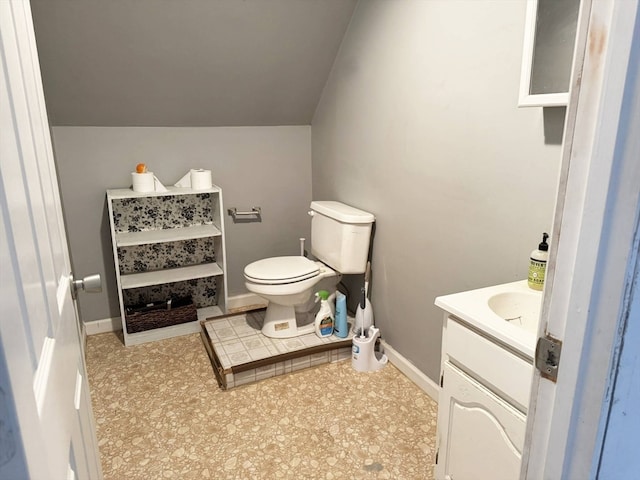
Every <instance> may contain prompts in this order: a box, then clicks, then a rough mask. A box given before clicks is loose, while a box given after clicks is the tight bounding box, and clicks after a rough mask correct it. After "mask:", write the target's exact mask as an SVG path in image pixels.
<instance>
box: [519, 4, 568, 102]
mask: <svg viewBox="0 0 640 480" xmlns="http://www.w3.org/2000/svg"><path fill="white" fill-rule="evenodd" d="M579 9H580V0H527V14H526V25H525V38H524V50H523V55H522V70H521V76H520V95H519V100H518V106H519V107H558V106H564V105H567V103H568V101H569V82H570V80H571V64H572V60H573V51H574V45H575V38H576V29H577V24H578V11H579Z"/></svg>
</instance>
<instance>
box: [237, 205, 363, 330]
mask: <svg viewBox="0 0 640 480" xmlns="http://www.w3.org/2000/svg"><path fill="white" fill-rule="evenodd" d="M309 215H310V216H311V253H312V255H313V256H314V257H315V258H316V259H317V261H313V260H310V259H308V258H307V257H304V256H302V255H300V256H287V257H271V258H265V259H263V260H258V261H256V262H253V263H250V264H249V265H247V266H246V267H245V269H244V278H245V286H246V287H247V290H249V291H250V292H252V293H255V294H257V295H260V296H261V297H263V298H265V299H266V300H268V301H269V304H268V306H267V312H266V315H265V320H264V324H263V327H262V333H263V334H264V335H265V336H267V337H272V338H288V337H296V336H298V335H304V334H307V333H312V332H313V331H314V325H313V318H312V317H311V316H310V315H308V312H309V310H310V309H311V308H312V307H313V296H314V295H313V294H314V293H316V292H317V291H319V290H328V291H329V292H333V291H335V288H336V285H338V283H339V282H340V278H341V276H342V274H346V273H349V274H352V273H364V272H365V269H366V265H367V256H368V253H369V241H370V238H371V226H372V224H373V222H374V221H375V217H374V216H373V215H372V214H371V213H368V212H365V211H362V210H359V209H357V208H354V207H350V206H349V205H345V204H344V203H340V202H334V201H316V202H311V211H310V212H309ZM296 312H298V317H299V319H300V321H301V323H302V322H306V323H304V324H301V325H298V323H297V322H296Z"/></svg>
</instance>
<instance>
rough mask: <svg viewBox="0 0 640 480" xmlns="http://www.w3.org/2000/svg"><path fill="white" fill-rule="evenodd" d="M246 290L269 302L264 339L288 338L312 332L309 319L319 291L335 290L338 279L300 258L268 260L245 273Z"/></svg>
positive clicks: (246, 270)
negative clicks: (315, 294) (265, 337)
mask: <svg viewBox="0 0 640 480" xmlns="http://www.w3.org/2000/svg"><path fill="white" fill-rule="evenodd" d="M244 278H245V287H246V288H247V290H249V291H250V292H252V293H255V294H257V295H260V296H261V297H262V298H264V299H265V300H268V301H269V304H268V306H267V311H266V314H265V320H264V324H263V326H262V333H263V335H265V336H267V337H271V338H289V337H296V336H298V335H304V334H306V333H312V332H313V331H314V325H313V317H312V316H311V315H309V312H310V310H311V309H312V308H313V304H314V293H315V292H317V291H318V290H330V291H331V290H335V288H336V285H337V284H338V283H339V282H340V278H341V275H340V274H339V273H337V272H336V271H334V270H333V269H331V268H329V267H328V266H326V265H324V264H323V263H322V262H319V261H315V262H314V261H312V260H309V259H308V258H307V257H303V256H284V257H271V258H265V259H263V260H258V261H256V262H253V263H250V264H249V265H247V266H246V267H245V269H244Z"/></svg>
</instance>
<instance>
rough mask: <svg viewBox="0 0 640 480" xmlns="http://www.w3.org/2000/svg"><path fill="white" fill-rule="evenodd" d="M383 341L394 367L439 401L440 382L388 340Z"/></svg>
mask: <svg viewBox="0 0 640 480" xmlns="http://www.w3.org/2000/svg"><path fill="white" fill-rule="evenodd" d="M381 343H382V346H383V347H384V353H385V355H386V356H387V358H388V359H389V361H390V362H391V363H393V365H394V367H396V368H397V369H398V370H400V371H401V372H402V373H404V374H405V375H406V376H407V377H408V378H409V380H411V381H412V382H413V383H415V384H416V385H417V386H418V387H419V388H420V389H421V390H422V391H424V393H426V394H427V395H429V397H431V399H432V400H433V401H434V402H437V401H438V394H439V393H440V387H439V386H438V384H437V383H436V382H434V381H433V380H431V379H430V378H429V377H428V376H427V375H425V374H424V373H422V372H421V371H420V370H418V368H417V367H416V366H415V365H414V364H413V363H411V362H410V361H409V360H407V359H406V358H405V357H403V356H402V355H400V354H399V353H398V352H397V350H394V348H393V347H392V346H390V345H389V344H388V343H387V342H385V341H384V340H383V341H382V342H381Z"/></svg>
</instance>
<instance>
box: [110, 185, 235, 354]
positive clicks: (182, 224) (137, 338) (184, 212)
mask: <svg viewBox="0 0 640 480" xmlns="http://www.w3.org/2000/svg"><path fill="white" fill-rule="evenodd" d="M107 203H108V209H109V222H110V226H111V240H112V244H113V258H114V263H115V267H116V268H115V270H116V280H117V285H118V297H119V302H120V312H121V318H122V331H123V335H124V342H125V345H135V344H139V343H144V342H149V341H153V340H159V339H162V338H168V337H172V336H176V335H184V334H187V333H195V332H199V331H200V320H202V319H206V318H210V317H215V316H219V315H222V314H224V313H226V298H227V297H226V295H227V294H226V292H227V288H226V283H227V282H226V270H225V268H226V267H225V266H226V252H225V241H224V223H223V219H224V217H223V205H222V190H221V189H220V188H219V187H216V186H214V187H212V188H210V189H206V190H192V189H190V188H177V187H168V191H166V192H151V193H137V192H134V191H132V190H131V189H116V190H108V191H107ZM169 298H174V299H175V298H191V299H192V303H191V304H190V305H189V307H188V308H189V311H188V312H187V313H188V314H182V313H180V312H181V310H179V309H175V310H174V312H175V313H174V314H172V313H171V312H168V311H167V312H162V315H163V320H162V322H155V323H154V322H148V323H147V324H142V325H141V324H135V325H134V322H133V318H134V317H133V316H131V315H127V307H132V306H140V305H146V304H153V303H156V302H157V303H159V302H164V301H166V300H167V299H169ZM182 312H185V310H182ZM159 313H160V312H159ZM148 315H151V314H147V316H148ZM137 318H140V317H137ZM158 325H160V326H158Z"/></svg>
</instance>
